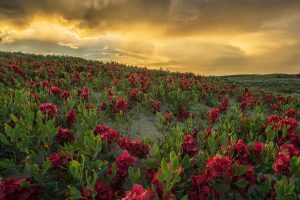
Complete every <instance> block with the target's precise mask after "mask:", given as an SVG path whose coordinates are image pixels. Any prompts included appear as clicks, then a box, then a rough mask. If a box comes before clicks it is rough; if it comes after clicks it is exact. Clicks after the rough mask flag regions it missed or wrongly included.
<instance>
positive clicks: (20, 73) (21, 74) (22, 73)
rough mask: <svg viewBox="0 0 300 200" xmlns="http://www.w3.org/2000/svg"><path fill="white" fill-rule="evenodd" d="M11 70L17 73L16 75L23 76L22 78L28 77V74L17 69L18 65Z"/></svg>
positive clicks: (12, 66)
mask: <svg viewBox="0 0 300 200" xmlns="http://www.w3.org/2000/svg"><path fill="white" fill-rule="evenodd" d="M11 70H12V71H13V72H14V73H16V74H19V75H20V76H22V77H25V76H26V74H25V73H24V72H23V71H22V70H21V69H20V68H19V67H17V66H16V65H14V64H13V65H11Z"/></svg>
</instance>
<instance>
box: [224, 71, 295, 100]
mask: <svg viewBox="0 0 300 200" xmlns="http://www.w3.org/2000/svg"><path fill="white" fill-rule="evenodd" d="M222 78H224V79H225V80H227V81H233V82H237V83H239V84H242V85H243V86H248V87H253V88H260V89H264V90H269V91H274V92H282V93H286V94H297V95H300V74H293V75H289V74H268V75H232V76H223V77H222Z"/></svg>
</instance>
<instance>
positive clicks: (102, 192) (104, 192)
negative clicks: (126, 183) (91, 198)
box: [95, 181, 116, 200]
mask: <svg viewBox="0 0 300 200" xmlns="http://www.w3.org/2000/svg"><path fill="white" fill-rule="evenodd" d="M95 191H96V192H97V195H96V197H95V200H115V199H116V195H115V191H114V190H113V188H112V187H111V186H105V185H104V184H103V183H102V182H101V181H97V182H96V184H95Z"/></svg>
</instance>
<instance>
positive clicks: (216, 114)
mask: <svg viewBox="0 0 300 200" xmlns="http://www.w3.org/2000/svg"><path fill="white" fill-rule="evenodd" d="M219 114H220V111H219V109H218V108H213V109H211V110H210V111H209V116H208V121H209V124H210V125H213V124H214V123H215V121H216V120H217V118H218V117H219Z"/></svg>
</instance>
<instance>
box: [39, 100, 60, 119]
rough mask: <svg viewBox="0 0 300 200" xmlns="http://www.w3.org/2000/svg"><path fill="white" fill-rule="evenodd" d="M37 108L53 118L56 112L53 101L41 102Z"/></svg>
mask: <svg viewBox="0 0 300 200" xmlns="http://www.w3.org/2000/svg"><path fill="white" fill-rule="evenodd" d="M39 110H40V111H42V112H43V113H44V114H47V116H48V117H49V118H53V117H54V115H55V114H57V107H56V105H54V104H53V103H43V104H42V105H40V107H39Z"/></svg>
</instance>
